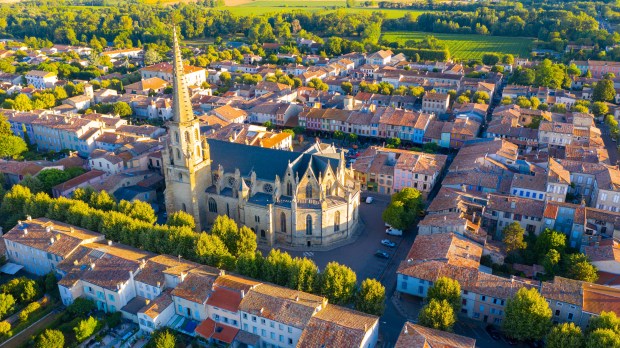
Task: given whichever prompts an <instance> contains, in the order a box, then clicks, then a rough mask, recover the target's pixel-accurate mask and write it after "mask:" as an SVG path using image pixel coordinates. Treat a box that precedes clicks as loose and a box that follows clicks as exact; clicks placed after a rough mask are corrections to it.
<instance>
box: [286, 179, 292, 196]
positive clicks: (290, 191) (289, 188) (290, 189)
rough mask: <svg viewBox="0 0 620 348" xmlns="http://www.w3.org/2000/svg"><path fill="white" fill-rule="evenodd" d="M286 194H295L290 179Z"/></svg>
mask: <svg viewBox="0 0 620 348" xmlns="http://www.w3.org/2000/svg"><path fill="white" fill-rule="evenodd" d="M286 195H287V196H292V195H293V184H291V182H290V181H289V182H287V183H286Z"/></svg>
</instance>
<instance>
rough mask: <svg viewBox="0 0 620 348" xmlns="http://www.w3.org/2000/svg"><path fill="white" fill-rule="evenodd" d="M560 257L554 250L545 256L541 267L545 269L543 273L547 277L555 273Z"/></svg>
mask: <svg viewBox="0 0 620 348" xmlns="http://www.w3.org/2000/svg"><path fill="white" fill-rule="evenodd" d="M560 257H561V255H560V253H559V252H558V251H557V250H555V249H551V250H549V251H548V252H547V254H545V258H544V259H543V262H542V265H543V267H545V272H546V273H547V274H548V275H553V274H555V273H556V272H557V268H558V264H559V262H560Z"/></svg>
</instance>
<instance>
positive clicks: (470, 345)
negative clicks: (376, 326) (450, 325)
mask: <svg viewBox="0 0 620 348" xmlns="http://www.w3.org/2000/svg"><path fill="white" fill-rule="evenodd" d="M475 346H476V340H475V339H473V338H469V337H465V336H461V335H457V334H453V333H450V332H445V331H441V330H436V329H431V328H428V327H424V326H421V325H417V324H414V323H411V322H406V323H405V325H404V326H403V329H402V331H401V332H400V335H399V336H398V341H396V345H395V346H394V348H474V347H475Z"/></svg>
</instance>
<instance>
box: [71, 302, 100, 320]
mask: <svg viewBox="0 0 620 348" xmlns="http://www.w3.org/2000/svg"><path fill="white" fill-rule="evenodd" d="M95 308H96V306H95V303H94V302H93V301H91V300H89V299H86V298H82V297H78V298H76V299H75V300H73V303H72V304H70V305H69V307H67V312H69V313H70V314H72V315H73V316H75V317H83V316H86V314H88V313H90V311H92V310H94V309H95Z"/></svg>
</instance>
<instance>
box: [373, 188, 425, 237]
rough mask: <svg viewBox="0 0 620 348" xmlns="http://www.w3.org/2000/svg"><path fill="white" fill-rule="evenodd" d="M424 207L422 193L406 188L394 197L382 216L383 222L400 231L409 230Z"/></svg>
mask: <svg viewBox="0 0 620 348" xmlns="http://www.w3.org/2000/svg"><path fill="white" fill-rule="evenodd" d="M421 207H422V194H421V193H420V191H418V190H416V189H414V188H411V187H406V188H404V189H402V190H401V191H400V192H397V193H395V194H393V195H392V198H391V202H390V204H388V206H387V208H386V209H385V211H384V212H383V214H382V218H383V221H385V222H387V223H388V224H390V225H391V226H393V227H394V228H397V229H399V230H404V229H407V228H408V227H409V226H411V224H412V223H413V221H414V220H415V218H416V217H417V216H418V214H419V212H420V210H421Z"/></svg>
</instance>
